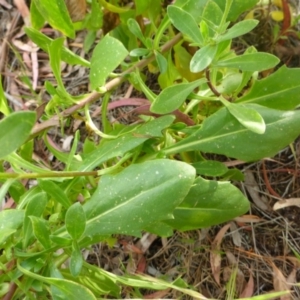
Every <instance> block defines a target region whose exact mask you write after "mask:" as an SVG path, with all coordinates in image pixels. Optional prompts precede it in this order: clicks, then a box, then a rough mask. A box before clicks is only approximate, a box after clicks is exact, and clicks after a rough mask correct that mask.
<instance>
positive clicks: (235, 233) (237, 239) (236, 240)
mask: <svg viewBox="0 0 300 300" xmlns="http://www.w3.org/2000/svg"><path fill="white" fill-rule="evenodd" d="M237 229H238V228H237V226H236V224H235V222H230V231H231V236H232V241H233V243H234V244H235V245H236V246H237V247H241V246H242V238H241V234H240V231H238V230H237Z"/></svg>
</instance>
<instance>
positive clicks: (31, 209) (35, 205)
mask: <svg viewBox="0 0 300 300" xmlns="http://www.w3.org/2000/svg"><path fill="white" fill-rule="evenodd" d="M47 200H48V199H47V195H46V193H45V192H40V193H37V194H34V196H33V197H32V198H31V199H30V200H29V202H28V204H27V206H26V209H25V218H24V223H23V240H22V245H23V249H26V247H27V246H28V245H29V241H30V239H31V237H32V236H33V232H32V223H31V221H30V218H29V217H30V216H35V217H41V215H42V213H43V212H44V210H45V207H46V205H47Z"/></svg>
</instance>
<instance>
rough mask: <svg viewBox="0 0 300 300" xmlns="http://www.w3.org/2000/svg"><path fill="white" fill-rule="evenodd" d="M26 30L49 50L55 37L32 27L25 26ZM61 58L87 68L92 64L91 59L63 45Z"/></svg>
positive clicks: (45, 49) (34, 40)
mask: <svg viewBox="0 0 300 300" xmlns="http://www.w3.org/2000/svg"><path fill="white" fill-rule="evenodd" d="M24 31H25V32H26V34H27V35H28V37H29V38H30V39H31V40H32V41H33V42H34V43H35V44H37V45H38V46H39V47H40V48H41V49H42V50H44V51H45V52H48V47H49V45H50V44H51V42H52V41H53V39H50V38H49V37H47V36H46V35H44V34H42V33H41V32H39V31H38V30H36V29H34V28H31V27H30V28H29V27H25V28H24ZM61 59H62V60H63V61H65V62H66V63H68V64H70V65H82V66H84V67H87V68H89V67H90V65H91V64H90V62H89V61H87V60H85V59H84V58H82V57H81V56H79V55H76V54H75V53H73V52H72V51H71V50H69V49H68V48H66V47H62V49H61Z"/></svg>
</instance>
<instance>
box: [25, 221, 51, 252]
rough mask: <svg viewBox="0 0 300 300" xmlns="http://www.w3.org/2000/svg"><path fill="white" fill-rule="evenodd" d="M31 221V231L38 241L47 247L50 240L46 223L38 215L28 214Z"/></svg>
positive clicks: (49, 244)
mask: <svg viewBox="0 0 300 300" xmlns="http://www.w3.org/2000/svg"><path fill="white" fill-rule="evenodd" d="M29 218H30V220H31V222H32V228H33V233H34V235H35V237H36V238H37V239H38V241H39V242H40V243H41V244H42V245H43V247H44V248H45V249H49V248H50V246H51V242H50V230H49V226H48V223H47V222H46V221H45V220H44V219H42V218H38V217H34V216H29Z"/></svg>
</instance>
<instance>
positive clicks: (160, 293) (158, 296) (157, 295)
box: [144, 289, 170, 299]
mask: <svg viewBox="0 0 300 300" xmlns="http://www.w3.org/2000/svg"><path fill="white" fill-rule="evenodd" d="M169 291H170V289H166V290H162V291H157V292H154V293H152V294H149V295H145V296H144V299H161V298H162V297H164V296H166V295H167V294H168V293H169Z"/></svg>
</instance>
